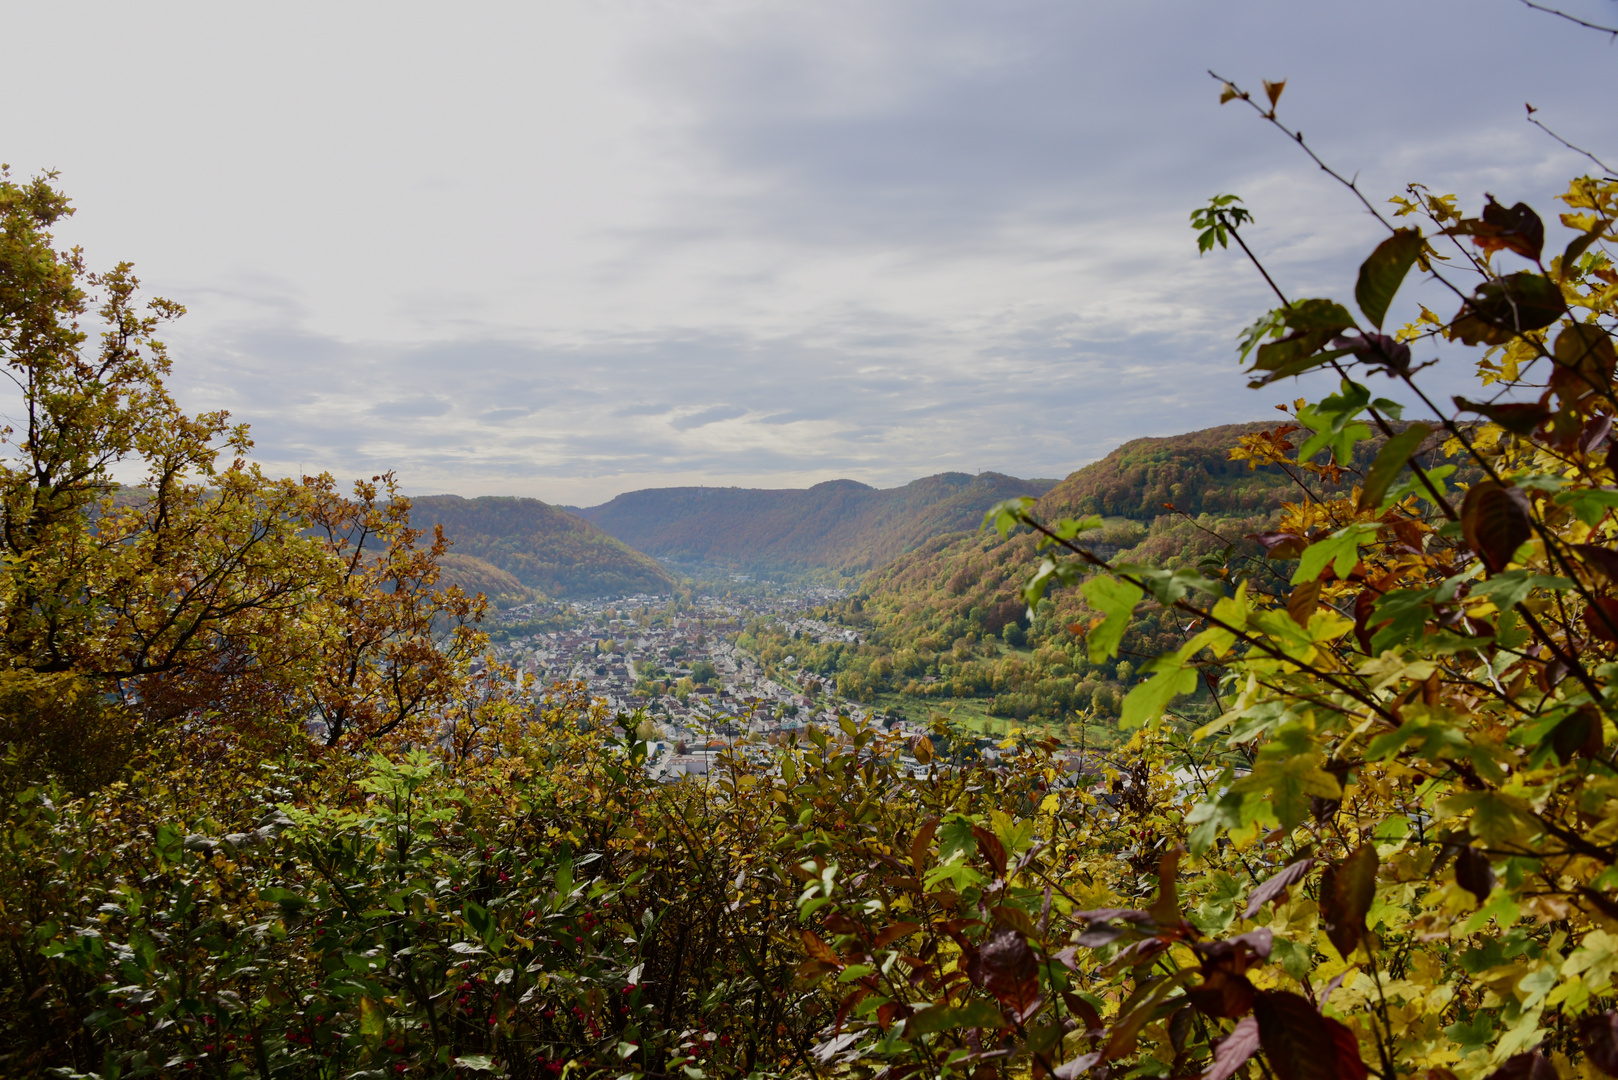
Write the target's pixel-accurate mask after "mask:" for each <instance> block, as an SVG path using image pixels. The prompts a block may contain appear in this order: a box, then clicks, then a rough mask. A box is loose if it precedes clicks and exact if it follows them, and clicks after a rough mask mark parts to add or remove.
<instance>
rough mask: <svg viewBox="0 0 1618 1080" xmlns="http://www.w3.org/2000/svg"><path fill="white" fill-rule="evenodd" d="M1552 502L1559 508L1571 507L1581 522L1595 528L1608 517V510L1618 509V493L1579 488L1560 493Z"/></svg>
mask: <svg viewBox="0 0 1618 1080" xmlns="http://www.w3.org/2000/svg"><path fill="white" fill-rule="evenodd" d="M1551 501H1552V502H1554V503H1556V504H1557V505H1558V506H1571V507H1572V508H1573V512H1574V513H1575V514H1577V515H1578V518H1579V520H1580V521H1582V522H1584V523H1585V524H1586V525H1589V526H1590V527H1592V528H1594V527H1595V526H1596V525H1597V524H1599V523H1600V521H1601V519H1602V518H1604V517H1606V516H1607V511H1608V510H1611V509H1613V508H1615V507H1618V491H1603V490H1602V489H1600V488H1577V489H1575V490H1573V491H1563V492H1560V493H1559V494H1557V495H1556V496H1555V497H1554V498H1553V499H1552V500H1551Z"/></svg>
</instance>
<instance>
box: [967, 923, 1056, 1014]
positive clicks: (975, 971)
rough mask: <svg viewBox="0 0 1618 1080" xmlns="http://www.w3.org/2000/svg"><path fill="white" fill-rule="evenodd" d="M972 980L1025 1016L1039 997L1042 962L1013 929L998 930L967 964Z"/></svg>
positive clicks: (1002, 1002) (1008, 1006)
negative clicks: (1040, 964)
mask: <svg viewBox="0 0 1618 1080" xmlns="http://www.w3.org/2000/svg"><path fill="white" fill-rule="evenodd" d="M967 972H968V974H970V975H971V976H972V981H973V982H975V983H977V984H978V985H979V986H981V987H983V988H984V989H985V990H987V991H988V992H989V993H991V994H993V995H994V996H995V997H996V998H998V999H999V1000H1000V1003H1001V1004H1002V1005H1004V1006H1006V1007H1007V1008H1009V1009H1012V1010H1013V1011H1015V1012H1016V1013H1018V1014H1019V1015H1020V1014H1022V1013H1023V1012H1024V1011H1025V1010H1026V1009H1027V1008H1028V1007H1029V1006H1030V1005H1032V1004H1033V1002H1034V1001H1035V999H1037V998H1038V997H1039V962H1038V961H1037V960H1035V959H1034V951H1033V950H1032V949H1030V948H1029V947H1028V939H1027V938H1025V937H1023V936H1022V934H1021V932H1019V931H1017V930H1013V929H1011V928H1009V927H1002V928H1000V929H998V930H996V931H995V932H994V934H993V936H991V937H990V938H989V940H988V942H987V943H986V944H984V946H983V947H982V948H981V949H979V950H978V952H977V955H976V956H973V957H971V958H970V959H969V960H968V961H967Z"/></svg>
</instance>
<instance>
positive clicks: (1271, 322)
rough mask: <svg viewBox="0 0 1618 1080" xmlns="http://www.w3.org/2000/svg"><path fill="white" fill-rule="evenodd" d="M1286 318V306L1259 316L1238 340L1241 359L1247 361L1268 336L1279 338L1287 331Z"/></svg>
mask: <svg viewBox="0 0 1618 1080" xmlns="http://www.w3.org/2000/svg"><path fill="white" fill-rule="evenodd" d="M1286 318H1287V310H1286V308H1276V309H1275V310H1274V311H1271V312H1269V313H1268V314H1265V315H1261V316H1259V318H1258V321H1257V322H1255V323H1253V325H1252V326H1249V327H1248V328H1247V329H1246V330H1243V331H1242V335H1241V338H1240V340H1239V341H1238V342H1237V350H1238V351H1239V352H1240V354H1241V355H1240V357H1239V358H1238V359H1239V361H1240V362H1241V363H1244V364H1245V363H1247V357H1248V355H1249V354H1251V353H1252V351H1253V350H1254V349H1256V348H1258V347H1259V343H1260V342H1262V341H1263V340H1264V339H1265V338H1266V337H1269V338H1278V337H1280V336H1281V335H1282V334H1283V333H1285V332H1286Z"/></svg>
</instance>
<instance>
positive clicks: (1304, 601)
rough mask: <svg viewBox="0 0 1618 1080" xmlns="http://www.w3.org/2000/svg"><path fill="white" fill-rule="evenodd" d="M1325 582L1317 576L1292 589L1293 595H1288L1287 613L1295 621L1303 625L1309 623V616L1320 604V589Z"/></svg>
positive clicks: (1305, 625)
mask: <svg viewBox="0 0 1618 1080" xmlns="http://www.w3.org/2000/svg"><path fill="white" fill-rule="evenodd" d="M1324 584H1325V583H1324V582H1322V581H1321V580H1320V579H1319V578H1316V579H1315V580H1313V581H1306V582H1304V583H1303V584H1302V585H1299V586H1297V587H1295V588H1294V589H1293V590H1292V595H1291V596H1289V597H1287V614H1288V615H1290V616H1292V621H1293V622H1295V623H1297V624H1298V625H1299V626H1302V627H1307V626H1308V625H1309V616H1311V615H1313V614H1314V613H1315V608H1316V607H1318V606H1319V604H1320V590H1321V588H1322V586H1323V585H1324Z"/></svg>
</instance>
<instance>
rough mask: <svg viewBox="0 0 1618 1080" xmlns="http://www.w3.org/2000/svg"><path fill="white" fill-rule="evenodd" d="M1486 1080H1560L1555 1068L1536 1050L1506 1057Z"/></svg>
mask: <svg viewBox="0 0 1618 1080" xmlns="http://www.w3.org/2000/svg"><path fill="white" fill-rule="evenodd" d="M1487 1080H1560V1078H1559V1077H1558V1076H1557V1073H1556V1066H1555V1065H1552V1064H1551V1063H1550V1059H1549V1058H1547V1057H1546V1056H1545V1055H1544V1054H1541V1053H1540V1052H1539V1051H1538V1050H1535V1051H1533V1052H1531V1053H1527V1054H1518V1055H1516V1056H1515V1057H1508V1058H1506V1060H1505V1063H1504V1064H1503V1065H1501V1066H1500V1067H1499V1068H1498V1069H1496V1070H1495V1071H1494V1072H1492V1073H1490V1074H1489V1075H1488V1077H1487Z"/></svg>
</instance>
